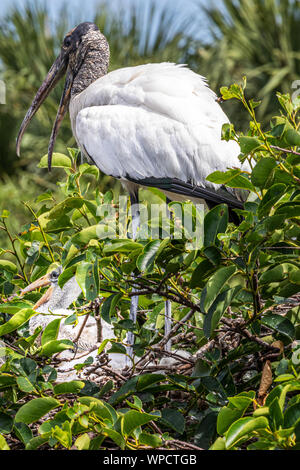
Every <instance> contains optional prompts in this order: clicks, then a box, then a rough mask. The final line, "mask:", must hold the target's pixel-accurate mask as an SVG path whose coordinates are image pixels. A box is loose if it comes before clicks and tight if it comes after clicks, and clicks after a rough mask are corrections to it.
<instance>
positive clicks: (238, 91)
mask: <svg viewBox="0 0 300 470" xmlns="http://www.w3.org/2000/svg"><path fill="white" fill-rule="evenodd" d="M220 92H221V95H222V98H223V100H230V99H232V98H236V99H238V100H239V101H241V100H243V96H244V94H243V90H242V88H241V86H240V85H238V84H237V83H234V84H233V85H231V86H230V87H229V88H228V87H226V86H223V87H221V88H220Z"/></svg>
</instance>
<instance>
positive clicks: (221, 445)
mask: <svg viewBox="0 0 300 470" xmlns="http://www.w3.org/2000/svg"><path fill="white" fill-rule="evenodd" d="M209 450H226V447H225V438H224V437H218V438H217V439H216V440H215V442H214V443H213V445H212V446H210V448H209Z"/></svg>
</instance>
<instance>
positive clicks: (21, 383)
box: [17, 377, 36, 393]
mask: <svg viewBox="0 0 300 470" xmlns="http://www.w3.org/2000/svg"><path fill="white" fill-rule="evenodd" d="M17 385H18V387H19V389H20V390H22V392H26V393H34V392H36V389H35V387H34V386H33V384H32V383H31V382H30V380H29V379H28V377H17Z"/></svg>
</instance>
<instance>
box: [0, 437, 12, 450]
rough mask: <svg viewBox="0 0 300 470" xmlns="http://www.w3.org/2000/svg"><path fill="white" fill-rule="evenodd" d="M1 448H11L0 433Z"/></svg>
mask: <svg viewBox="0 0 300 470" xmlns="http://www.w3.org/2000/svg"><path fill="white" fill-rule="evenodd" d="M0 450H10V448H9V446H8V444H7V442H6V440H5V438H4V437H3V436H1V434H0Z"/></svg>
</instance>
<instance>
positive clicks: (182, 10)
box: [0, 0, 207, 34]
mask: <svg viewBox="0 0 300 470" xmlns="http://www.w3.org/2000/svg"><path fill="white" fill-rule="evenodd" d="M0 1H1V9H0V19H1V17H3V16H4V15H6V14H7V13H8V12H9V9H10V8H11V7H12V5H16V6H18V8H23V7H24V6H25V5H26V3H27V0H0ZM31 1H32V2H33V3H34V2H36V3H37V4H38V5H46V6H47V9H48V10H49V12H50V15H51V17H52V18H53V19H54V20H55V19H56V18H57V16H58V15H59V11H60V9H61V7H62V6H63V5H64V4H67V5H71V7H70V8H69V15H70V18H69V20H70V24H74V23H76V22H77V21H78V20H80V21H90V20H92V19H93V16H94V12H95V10H96V8H97V6H99V4H100V3H101V0H71V1H70V0H69V1H66V0H31ZM148 1H150V0H106V2H105V3H107V4H108V5H109V6H110V7H111V8H112V10H116V11H117V10H118V9H119V8H120V6H122V7H126V5H130V4H131V3H132V2H134V3H140V4H146V3H147V2H148ZM154 1H155V2H156V3H157V4H159V5H160V6H161V7H163V6H167V7H168V8H170V9H171V10H174V11H175V12H176V14H178V15H179V16H180V17H181V16H191V17H194V16H195V14H197V15H199V4H201V3H206V2H205V0H154ZM73 18H74V19H73ZM201 30H202V33H203V34H206V32H207V29H206V28H205V25H203V29H202V28H201ZM205 30H206V32H205ZM196 34H197V33H196Z"/></svg>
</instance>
